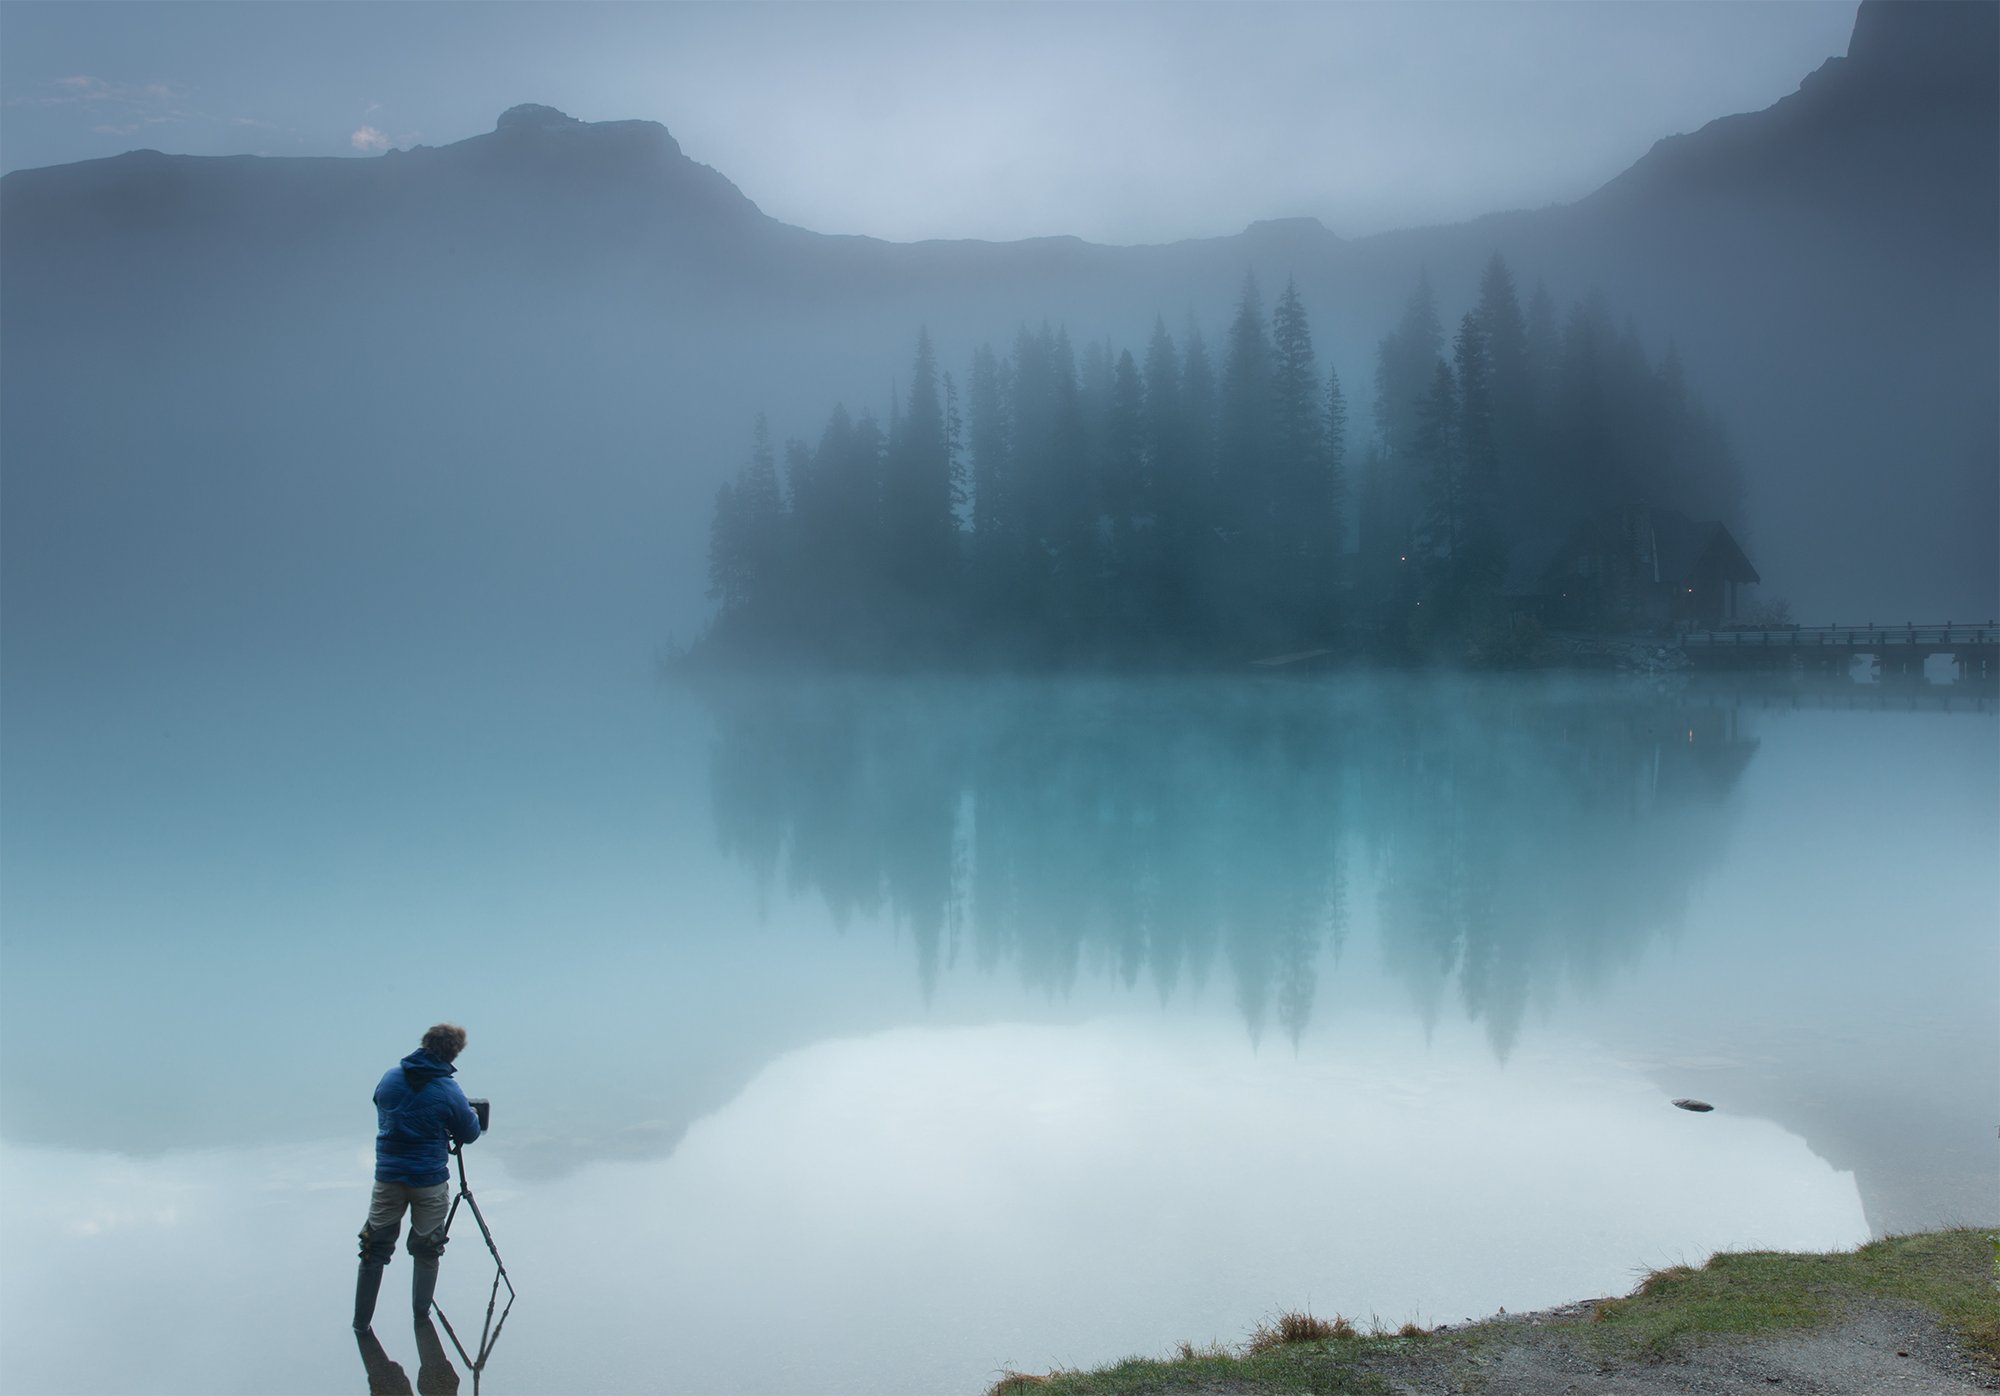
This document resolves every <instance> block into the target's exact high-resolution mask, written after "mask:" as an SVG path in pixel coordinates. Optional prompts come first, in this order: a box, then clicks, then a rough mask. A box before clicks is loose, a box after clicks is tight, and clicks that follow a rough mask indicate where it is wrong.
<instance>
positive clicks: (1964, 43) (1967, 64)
mask: <svg viewBox="0 0 2000 1396" xmlns="http://www.w3.org/2000/svg"><path fill="white" fill-rule="evenodd" d="M1996 46H2000V5H1995V4H1994V3H1993V0H1931V3H1927V4H1911V3H1908V0H1894V2H1893V3H1892V0H1861V8H1860V9H1858V10H1857V11H1856V12H1855V15H1854V34H1853V37H1852V38H1850V39H1849V40H1848V44H1847V62H1848V66H1849V67H1850V68H1852V69H1854V70H1856V71H1857V72H1858V73H1861V74H1865V75H1866V76H1867V77H1868V78H1869V79H1870V80H1873V81H1890V82H1906V83H1918V84H1923V85H1925V86H1936V85H1939V84H1946V85H1950V86H1962V85H1973V86H1984V87H1991V86H1992V83H1993V74H1994V52H1995V48H1996Z"/></svg>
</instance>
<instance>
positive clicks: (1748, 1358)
mask: <svg viewBox="0 0 2000 1396" xmlns="http://www.w3.org/2000/svg"><path fill="white" fill-rule="evenodd" d="M1890 1389H1893V1390H1896V1391H1901V1392H1913V1393H1938V1394H1939V1396H1970V1393H1975V1392H1980V1391H1993V1390H2000V1236H1996V1233H1995V1229H1994V1228H1992V1227H1959V1228H1952V1229H1948V1230H1939V1231H1927V1232H1918V1233H1913V1234H1910V1235H1904V1236H1890V1237H1885V1238H1883V1239H1881V1240H1878V1241H1871V1242H1869V1243H1867V1244H1866V1245H1863V1246H1860V1247H1857V1248H1856V1249H1854V1250H1851V1251H1833V1252H1826V1253H1800V1252H1781V1251H1742V1252H1736V1251H1725V1252H1718V1253H1717V1254H1716V1255H1714V1256H1711V1257H1710V1258H1709V1259H1708V1261H1707V1262H1706V1263H1704V1264H1703V1265H1702V1266H1700V1267H1698V1268H1696V1267H1691V1266H1674V1267H1671V1268H1669V1269H1666V1270H1658V1271H1654V1272H1653V1273H1651V1274H1649V1275H1647V1276H1646V1277H1645V1278H1644V1279H1643V1280H1641V1281H1640V1282H1639V1284H1638V1285H1637V1286H1636V1287H1635V1288H1634V1289H1633V1290H1632V1292H1631V1293H1630V1294H1627V1295H1624V1296H1621V1297H1616V1298H1600V1299H1581V1300H1575V1301H1572V1302H1570V1303H1566V1304H1561V1305H1557V1306H1555V1307H1554V1308H1549V1309H1541V1310H1537V1311H1535V1312H1533V1313H1523V1314H1509V1313H1506V1312H1505V1311H1502V1312H1500V1313H1498V1314H1495V1315H1493V1316H1491V1317H1488V1318H1485V1319H1480V1320H1477V1321H1475V1322H1472V1323H1461V1324H1457V1325H1452V1324H1442V1325H1439V1326H1438V1327H1435V1328H1430V1329H1421V1328H1418V1327H1417V1326H1416V1325H1414V1324H1406V1325H1404V1326H1403V1328H1402V1329H1400V1330H1398V1331H1397V1332H1394V1333H1388V1332H1371V1333H1364V1332H1360V1331H1357V1330H1356V1329H1355V1328H1354V1327H1353V1326H1352V1325H1351V1324H1350V1323H1349V1322H1348V1321H1347V1320H1345V1319H1342V1318H1340V1317H1339V1316H1338V1315H1334V1316H1332V1317H1330V1318H1326V1317H1317V1316H1313V1315H1311V1314H1283V1315H1279V1316H1277V1317H1276V1318H1275V1319H1273V1320H1272V1321H1271V1322H1269V1323H1266V1324H1263V1325H1260V1326H1259V1328H1258V1329H1257V1331H1256V1332H1255V1333H1253V1334H1251V1335H1250V1336H1249V1338H1247V1339H1246V1340H1245V1341H1244V1342H1243V1343H1242V1344H1240V1345H1238V1346H1237V1347H1235V1348H1227V1347H1223V1346H1221V1345H1214V1346H1210V1347H1207V1348H1195V1347H1193V1346H1192V1345H1190V1344H1187V1343H1182V1344H1180V1347H1179V1352H1178V1355H1176V1356H1172V1357H1166V1358H1158V1359H1154V1358H1141V1357H1129V1358H1126V1359H1124V1360H1123V1361H1120V1362H1116V1363H1111V1364H1108V1365H1106V1366H1103V1367H1099V1368H1095V1369H1091V1370H1069V1369H1058V1370H1056V1371H1053V1372H1048V1373H1030V1372H1012V1371H1010V1372H1004V1373H1002V1374H1001V1376H1000V1378H999V1380H997V1381H996V1382H995V1383H994V1384H993V1385H992V1386H991V1387H989V1388H988V1390H987V1393H986V1396H1224V1394H1225V1393H1243V1394H1244V1396H1250V1394H1251V1393H1264V1392H1277V1391H1311V1392H1314V1393H1322V1394H1323V1396H1341V1394H1342V1393H1350V1392H1351V1393H1357V1396H1359V1393H1396V1394H1397V1396H1455V1393H1459V1392H1470V1391H1478V1392H1480V1393H1483V1396H1513V1393H1519V1396H1539V1393H1544V1392H1546V1393H1560V1392H1571V1391H1574V1392H1578V1393H1584V1392H1591V1393H1596V1392H1612V1391H1616V1392H1618V1393H1620V1396H1681V1394H1682V1393H1691V1394H1692V1396H1707V1394H1708V1393H1715V1394H1716V1396H1720V1394H1721V1393H1734V1392H1740V1391H1745V1390H1771V1391H1779V1392H1785V1391H1790V1392H1810V1393H1847V1392H1853V1393H1856V1396H1861V1393H1869V1392H1875V1391H1881V1390H1890Z"/></svg>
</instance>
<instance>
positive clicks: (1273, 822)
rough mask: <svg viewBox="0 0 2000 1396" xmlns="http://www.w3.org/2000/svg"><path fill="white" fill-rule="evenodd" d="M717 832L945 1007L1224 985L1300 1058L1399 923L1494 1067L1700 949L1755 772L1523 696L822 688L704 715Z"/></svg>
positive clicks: (761, 871) (1305, 689)
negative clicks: (948, 1000)
mask: <svg viewBox="0 0 2000 1396" xmlns="http://www.w3.org/2000/svg"><path fill="white" fill-rule="evenodd" d="M704 691H705V693H706V694H707V695H708V696H709V698H710V699H711V703H710V706H711V707H712V709H713V711H714V714H715V718H716V722H717V726H718V736H717V740H716V743H715V746H714V750H713V759H712V766H711V773H710V775H711V792H710V793H711V804H712V809H713V813H714V818H715V826H716V831H717V835H718V837H719V839H720V842H721V844H722V847H723V849H724V851H725V852H726V853H727V854H728V855H730V856H732V857H734V858H737V859H739V860H741V861H742V862H744V863H746V864H747V865H748V866H749V867H750V868H751V869H752V870H753V871H754V874H755V876H756V877H757V879H758V881H759V884H760V886H763V887H766V888H772V887H776V886H777V885H779V882H780V879H782V884H783V886H784V887H785V888H786V889H787V890H788V891H789V892H791V893H793V894H804V893H816V894H818V895H819V896H821V897H823V898H824V899H825V901H826V903H827V905H828V906H829V907H830V908H831V910H832V911H833V913H834V916H835V917H836V919H837V920H838V921H840V922H841V923H843V924H844V923H845V922H846V921H847V920H848V919H849V918H851V917H854V916H876V915H881V914H884V913H886V914H887V915H889V916H890V917H892V918H893V920H894V921H895V922H896V924H898V925H899V926H900V927H902V928H903V929H905V930H906V931H907V933H908V934H909V935H910V937H911V940H912V943H913V944H914V947H915V952H916V957H917V972H918V974H919V976H920V977H921V979H922V982H923V984H924V986H925V989H926V991H928V990H930V989H931V988H932V987H933V986H934V985H935V983H936V981H937V977H938V975H939V974H940V972H941V971H942V970H943V969H944V968H945V967H946V966H950V965H952V964H955V963H956V962H958V961H959V960H960V959H962V958H965V957H967V956H969V957H970V959H971V960H972V962H973V963H974V964H975V965H977V966H978V967H979V968H980V969H982V970H987V971H993V970H997V969H1000V968H1003V967H1011V968H1012V970H1013V971H1014V972H1015V973H1016V974H1018V975H1019V976H1020V978H1021V980H1022V981H1023V983H1025V984H1027V985H1029V986H1032V987H1035V988H1039V989H1042V990H1044V991H1046V992H1049V993H1052V994H1061V993H1064V992H1065V991H1067V990H1068V989H1069V988H1070V986H1072V985H1073V984H1075V983H1076V982H1077V980H1078V978H1079V976H1081V975H1085V974H1113V975H1116V976H1117V977H1118V978H1119V979H1120V980H1122V981H1123V982H1124V983H1125V984H1126V985H1127V986H1134V985H1136V984H1137V983H1138V982H1139V981H1140V979H1141V978H1142V977H1143V978H1144V979H1146V980H1147V981H1148V983H1149V984H1150V985H1151V986H1152V988H1153V989H1154V991H1155V992H1156V993H1157V994H1158V995H1159V996H1160V998H1161V999H1162V1000H1163V1001H1165V1000H1168V999H1171V998H1172V997H1173V996H1174V995H1175V993H1176V992H1177V991H1178V990H1179V989H1180V988H1181V986H1182V985H1183V984H1184V983H1188V984H1191V985H1193V986H1197V987H1198V986H1199V985H1201V984H1202V983H1203V982H1204V981H1205V980H1206V979H1207V978H1208V977H1209V976H1210V975H1211V974H1212V973H1213V971H1214V968H1215V965H1216V963H1217V962H1218V961H1221V962H1222V963H1224V964H1226V965H1227V968H1228V972H1229V974H1230V977H1231V979H1232V981H1233V986H1234V992H1235V995H1236V1001H1237V1004H1238V1007H1239V1008H1240V1010H1241V1012H1242V1014H1243V1017H1244V1020H1245V1022H1246V1023H1247V1025H1248V1027H1249V1030H1250V1033H1251V1035H1252V1036H1253V1038H1261V1036H1262V1035H1263V1033H1264V1032H1265V1031H1266V1029H1267V1027H1268V1026H1269V1025H1271V1024H1272V1023H1275V1024H1276V1026H1277V1028H1278V1029H1279V1030H1280V1031H1282V1032H1283V1033H1284V1034H1285V1035H1286V1036H1287V1037H1289V1038H1290V1039H1292V1040H1293V1041H1297V1039H1298V1038H1299V1036H1300V1034H1301V1033H1303V1032H1304V1031H1305V1029H1306V1026H1307V1024H1308V1023H1309V1021H1310V1020H1311V1017H1312V1012H1313V1004H1314V999H1315V995H1316V993H1317V990H1318V987H1319V986H1318V983H1317V975H1318V974H1319V973H1320V971H1321V967H1322V966H1323V964H1325V963H1327V962H1328V957H1327V956H1326V955H1325V954H1324V952H1328V951H1331V952H1332V956H1331V959H1332V961H1333V962H1335V963H1337V962H1338V955H1339V951H1340V949H1341V946H1342V943H1343V941H1344V939H1345V936H1346V934H1347V929H1348V923H1349V913H1350V908H1349V894H1348V884H1349V881H1350V875H1352V874H1355V873H1357V872H1361V873H1365V877H1362V876H1357V877H1355V878H1354V880H1356V881H1357V882H1365V883H1366V885H1368V886H1370V887H1372V888H1373V889H1374V893H1375V900H1376V914H1377V919H1378V922H1379V926H1380V933H1381V936H1382V940H1383V946H1384V954H1385V957H1386V959H1387V961H1388V963H1389V964H1390V966H1391V967H1392V969H1393V971H1394V973H1395V974H1396V975H1397V976H1398V978H1400V979H1401V980H1402V982H1404V983H1405V984H1406V985H1407V987H1408V990H1409V992H1410V995H1411V997H1412V999H1413V1001H1414V1003H1415V1005H1416V1007H1417V1009H1418V1011H1419V1012H1420V1013H1422V1014H1423V1015H1424V1017H1425V1019H1426V1021H1427V1022H1434V1021H1435V1020H1436V1018H1437V1015H1438V1014H1439V1013H1440V1012H1441V1010H1442V1009H1443V1007H1444V1005H1445V1003H1446V1002H1447V1000H1448V998H1449V996H1450V995H1452V994H1453V993H1454V992H1455V993H1456V994H1457V996H1458V997H1459V999H1460V1001H1461V1002H1462V1005H1463V1008H1464V1010H1465V1012H1466V1013H1467V1014H1468V1015H1469V1016H1470V1017H1472V1018H1473V1019H1474V1020H1476V1021H1480V1022H1482V1023H1483V1024H1484V1025H1485V1028H1486V1031H1487V1033H1488V1035H1489V1037H1490V1040H1491V1041H1492V1044H1493V1046H1494V1049H1495V1050H1496V1051H1497V1052H1499V1053H1500V1054H1502V1055H1503V1056H1504V1055H1505V1054H1506V1053H1507V1052H1508V1051H1509V1049H1510V1048H1511V1047H1512V1045H1513V1043H1514V1040H1515V1038H1516V1036H1517V1034H1518V1032H1519V1029H1520V1024H1521V1020H1522V1017H1523V1015H1524V1014H1525V1013H1526V1011H1527V1009H1528V1007H1529V1005H1530V1004H1531V1003H1533V1002H1534V1001H1535V1000H1536V999H1537V997H1538V996H1541V995H1546V994H1548V993H1550V992H1552V991H1554V990H1556V989H1558V988H1559V987H1561V986H1562V985H1563V984H1564V983H1566V982H1567V983H1569V984H1572V985H1575V986H1578V987H1582V988H1585V989H1587V988H1588V987H1589V986H1590V985H1592V984H1593V983H1595V982H1597V981H1598V980H1600V979H1601V978H1602V977H1603V976H1604V975H1605V974H1606V973H1608V972H1609V971H1611V970H1613V969H1615V968H1617V967H1619V966H1622V965H1626V964H1630V963H1631V962H1632V961H1633V960H1634V959H1635V958H1636V957H1637V956H1638V955H1639V954H1640V953H1641V951H1642V950H1643V948H1644V946H1645V944H1646V943H1647V941H1648V940H1649V939H1650V938H1651V937H1652V936H1653V935H1654V934H1656V933H1659V932H1662V931H1671V930H1672V929H1673V928H1674V927H1675V926H1677V925H1678V924H1679V922H1680V919H1681V916H1682V912H1683V909H1684V906H1685V904H1686V900H1687V897H1688V893H1689V891H1690V889H1691V888H1692V887H1694V886H1695V884H1696V883H1697V882H1698V880H1699V879H1700V877H1701V876H1702V875H1703V873H1704V871H1705V870H1706V869H1707V868H1709V867H1711V866H1712V865H1713V864H1714V862H1715V861H1716V858H1717V855H1718V854H1719V852H1720V851H1721V849H1722V846H1723V843H1724V838H1725V825H1726V807H1725V802H1726V797H1727V796H1728V795H1729V793H1730V791H1731V790H1732V788H1733V787H1734V785H1735V783H1736V781H1737V778H1738V776H1739V775H1740V774H1741V772H1742V770H1743V768H1744V767H1745V765H1746V764H1747V763H1748V761H1749V760H1750V758H1751V757H1752V755H1754V753H1755V751H1756V742H1755V740H1754V739H1753V738H1751V737H1749V736H1747V735H1745V734H1744V733H1743V732H1742V731H1741V730H1739V722H1738V717H1737V711H1736V709H1734V708H1733V707H1730V706H1727V705H1717V704H1714V703H1712V702H1709V701H1700V702H1696V701H1690V700H1684V699H1682V698H1679V697H1676V696H1674V695H1671V694H1662V693H1659V692H1653V691H1646V690H1642V689H1638V688H1631V687H1621V686H1614V685H1609V684H1607V685H1602V686H1579V685H1573V684H1565V685H1559V686H1551V685H1547V684H1543V683H1536V682H1525V681H1507V680H1475V679H1455V680H1418V679H1385V680H1368V681H1356V680H1289V681H1288V680H1275V681H1273V680H1258V681H1225V680H1213V679H1179V678H1176V679H1165V678H1158V679H1049V680H1040V681H1037V680H1023V679H1009V680H973V679H952V680H862V679H846V680H841V679H815V680H809V681H804V682H797V683H789V684H783V685H780V684H755V683H750V682H747V681H744V682H733V683H730V684H727V685H709V686H707V687H706V688H705V689H704Z"/></svg>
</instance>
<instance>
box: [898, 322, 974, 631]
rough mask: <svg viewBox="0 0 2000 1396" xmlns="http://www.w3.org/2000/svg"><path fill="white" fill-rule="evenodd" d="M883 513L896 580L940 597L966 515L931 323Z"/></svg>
mask: <svg viewBox="0 0 2000 1396" xmlns="http://www.w3.org/2000/svg"><path fill="white" fill-rule="evenodd" d="M882 518H883V524H884V529H885V537H884V540H883V543H884V546H885V548H886V549H887V555H886V560H887V563H888V569H887V573H888V577H889V579H890V581H891V583H892V585H893V586H894V588H895V589H896V590H898V591H900V592H901V593H903V595H904V596H905V597H906V598H908V599H909V600H911V601H912V602H922V603H924V604H926V605H931V604H934V603H936V602H937V601H938V600H939V599H940V598H941V597H943V596H944V595H945V594H946V593H947V592H948V591H949V589H950V586H951V583H952V578H953V572H954V564H955V562H956V559H957V551H958V548H957V528H958V523H957V516H956V515H955V514H954V512H953V510H952V461H951V448H950V440H949V434H948V431H947V426H946V421H945V412H944V404H943V403H942V402H941V401H940V394H939V383H938V368H937V358H936V355H935V354H934V352H933V351H932V349H931V337H930V334H929V332H928V331H925V332H922V333H920V334H919V335H918V337H917V351H916V359H915V362H914V363H913V364H912V365H911V369H910V392H909V402H908V405H907V406H906V407H905V408H904V409H903V411H902V413H901V415H900V416H899V417H897V418H895V419H893V421H892V425H891V428H890V438H889V458H888V472H887V475H886V477H885V479H884V481H883V495H882Z"/></svg>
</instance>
